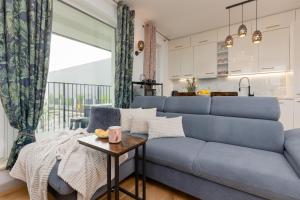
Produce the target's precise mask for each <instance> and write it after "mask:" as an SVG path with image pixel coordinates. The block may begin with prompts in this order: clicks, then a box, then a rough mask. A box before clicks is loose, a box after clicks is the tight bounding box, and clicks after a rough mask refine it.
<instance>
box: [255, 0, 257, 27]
mask: <svg viewBox="0 0 300 200" xmlns="http://www.w3.org/2000/svg"><path fill="white" fill-rule="evenodd" d="M255 4H256V11H255V12H256V30H257V0H256V1H255Z"/></svg>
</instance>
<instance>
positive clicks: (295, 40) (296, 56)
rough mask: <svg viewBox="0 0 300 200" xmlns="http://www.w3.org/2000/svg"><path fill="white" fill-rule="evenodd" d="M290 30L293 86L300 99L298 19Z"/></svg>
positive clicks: (299, 28) (299, 30) (299, 32)
mask: <svg viewBox="0 0 300 200" xmlns="http://www.w3.org/2000/svg"><path fill="white" fill-rule="evenodd" d="M299 14H300V12H299ZM299 17H300V16H299ZM292 30H293V31H294V32H293V44H294V46H293V52H294V56H292V58H293V59H294V84H295V85H294V86H295V87H294V88H295V95H296V96H297V97H300V19H299V21H297V22H296V23H295V24H294V27H293V29H292ZM299 116H300V115H299Z"/></svg>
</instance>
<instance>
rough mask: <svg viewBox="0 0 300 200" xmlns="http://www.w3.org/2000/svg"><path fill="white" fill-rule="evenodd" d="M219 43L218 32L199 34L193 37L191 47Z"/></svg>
mask: <svg viewBox="0 0 300 200" xmlns="http://www.w3.org/2000/svg"><path fill="white" fill-rule="evenodd" d="M213 42H217V31H216V30H213V31H206V32H203V33H199V34H196V35H192V36H191V45H192V46H199V45H204V44H209V43H213Z"/></svg>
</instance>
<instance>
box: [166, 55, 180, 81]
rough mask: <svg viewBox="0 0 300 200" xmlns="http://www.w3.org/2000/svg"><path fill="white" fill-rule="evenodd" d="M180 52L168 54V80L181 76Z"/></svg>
mask: <svg viewBox="0 0 300 200" xmlns="http://www.w3.org/2000/svg"><path fill="white" fill-rule="evenodd" d="M180 52H181V51H180V50H174V51H170V52H169V76H170V78H176V77H179V76H180V74H181V69H180V68H181V55H180Z"/></svg>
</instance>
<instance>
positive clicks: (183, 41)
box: [169, 37, 191, 51]
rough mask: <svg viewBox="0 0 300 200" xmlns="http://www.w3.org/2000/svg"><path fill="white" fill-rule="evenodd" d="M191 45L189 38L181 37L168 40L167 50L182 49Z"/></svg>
mask: <svg viewBox="0 0 300 200" xmlns="http://www.w3.org/2000/svg"><path fill="white" fill-rule="evenodd" d="M190 46H191V38H190V37H183V38H179V39H175V40H171V41H169V51H172V50H177V49H183V48H187V47H190Z"/></svg>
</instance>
